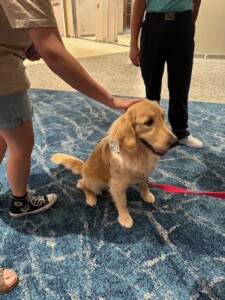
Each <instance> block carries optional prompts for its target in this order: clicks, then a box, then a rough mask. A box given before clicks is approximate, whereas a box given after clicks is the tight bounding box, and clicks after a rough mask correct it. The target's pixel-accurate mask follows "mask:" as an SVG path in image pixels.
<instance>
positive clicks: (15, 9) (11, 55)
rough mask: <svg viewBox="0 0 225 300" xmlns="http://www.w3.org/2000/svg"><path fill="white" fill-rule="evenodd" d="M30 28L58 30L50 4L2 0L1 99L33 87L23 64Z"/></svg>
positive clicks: (38, 0)
mask: <svg viewBox="0 0 225 300" xmlns="http://www.w3.org/2000/svg"><path fill="white" fill-rule="evenodd" d="M31 27H57V23H56V19H55V16H54V13H53V8H52V5H51V0H0V95H9V94H13V93H16V92H20V91H23V90H26V89H27V88H29V87H30V82H29V79H28V78H27V75H26V72H25V66H24V65H23V60H24V59H25V52H26V50H27V48H28V47H29V46H30V44H31V40H30V38H29V35H28V33H27V30H26V28H31Z"/></svg>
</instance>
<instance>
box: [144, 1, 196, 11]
mask: <svg viewBox="0 0 225 300" xmlns="http://www.w3.org/2000/svg"><path fill="white" fill-rule="evenodd" d="M192 9H193V0H146V11H147V12H178V11H184V10H192Z"/></svg>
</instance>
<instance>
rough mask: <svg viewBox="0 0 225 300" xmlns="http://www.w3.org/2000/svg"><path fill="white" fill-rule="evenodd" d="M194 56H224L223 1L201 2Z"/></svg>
mask: <svg viewBox="0 0 225 300" xmlns="http://www.w3.org/2000/svg"><path fill="white" fill-rule="evenodd" d="M195 54H204V55H225V0H203V1H202V3H201V7H200V11H199V17H198V20H197V22H196V36H195Z"/></svg>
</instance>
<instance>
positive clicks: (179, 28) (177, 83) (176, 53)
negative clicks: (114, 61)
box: [140, 11, 195, 139]
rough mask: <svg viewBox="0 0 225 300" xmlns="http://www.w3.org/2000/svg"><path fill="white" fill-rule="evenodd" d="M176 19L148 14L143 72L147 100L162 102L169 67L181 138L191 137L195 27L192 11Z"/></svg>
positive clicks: (173, 119) (172, 108) (172, 116)
mask: <svg viewBox="0 0 225 300" xmlns="http://www.w3.org/2000/svg"><path fill="white" fill-rule="evenodd" d="M182 16H183V14H181V15H179V18H177V19H176V16H175V20H168V21H165V19H164V17H163V14H151V13H150V14H146V18H145V21H144V22H143V26H142V32H141V44H140V51H141V73H142V77H143V80H144V84H145V87H146V97H147V98H148V99H151V100H158V101H160V98H161V87H162V77H163V73H164V67H165V63H166V64H167V74H168V90H169V110H168V119H169V122H170V125H171V128H172V130H173V132H174V133H175V135H176V136H177V138H178V139H182V138H185V137H187V136H188V135H189V134H190V133H189V131H188V130H187V128H188V94H189V88H190V82H191V74H192V66H193V55H194V35H195V25H194V22H193V20H192V13H191V11H189V12H186V14H184V16H183V17H182Z"/></svg>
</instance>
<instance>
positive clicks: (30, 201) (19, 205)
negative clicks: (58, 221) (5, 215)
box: [9, 193, 57, 217]
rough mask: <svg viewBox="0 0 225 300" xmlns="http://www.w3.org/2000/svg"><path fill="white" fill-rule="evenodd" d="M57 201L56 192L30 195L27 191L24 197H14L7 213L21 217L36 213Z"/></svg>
mask: <svg viewBox="0 0 225 300" xmlns="http://www.w3.org/2000/svg"><path fill="white" fill-rule="evenodd" d="M56 201H57V196H56V194H48V195H44V196H37V195H31V194H30V193H28V194H27V195H26V196H25V197H24V198H18V199H17V198H14V197H13V196H12V203H11V207H10V210H9V213H10V215H11V216H12V217H23V216H26V215H30V214H36V213H39V212H42V211H45V210H47V209H49V208H50V207H51V206H52V205H53V204H55V202H56Z"/></svg>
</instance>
